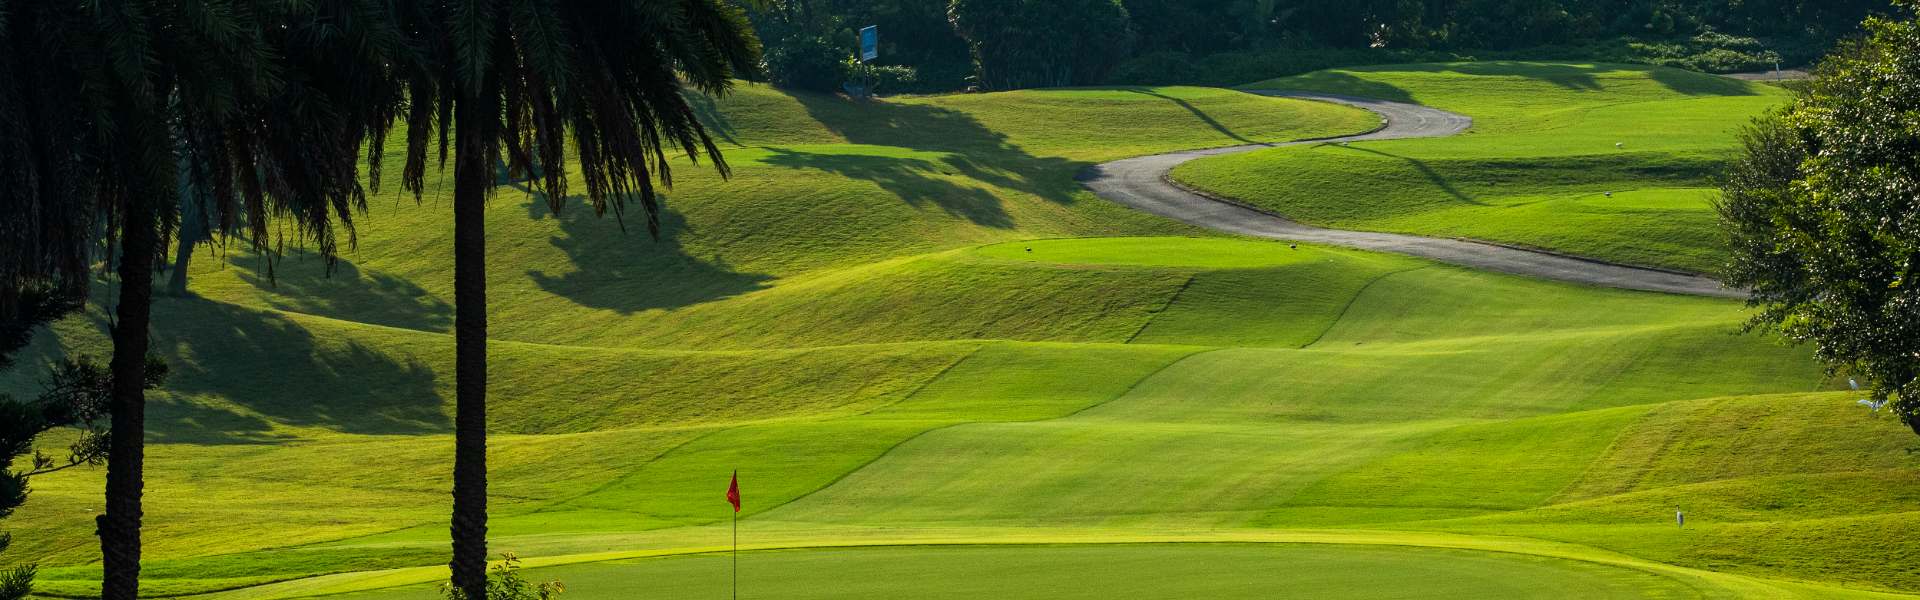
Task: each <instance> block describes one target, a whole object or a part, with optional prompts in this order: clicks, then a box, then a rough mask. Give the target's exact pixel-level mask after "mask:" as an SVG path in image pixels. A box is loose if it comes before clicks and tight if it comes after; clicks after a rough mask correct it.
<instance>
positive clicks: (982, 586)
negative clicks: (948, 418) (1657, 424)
mask: <svg viewBox="0 0 1920 600" xmlns="http://www.w3.org/2000/svg"><path fill="white" fill-rule="evenodd" d="M729 561H730V558H729V557H727V556H725V555H704V556H691V557H676V558H658V559H645V560H634V561H615V562H607V563H594V564H585V565H574V566H566V567H552V568H546V569H535V570H531V571H528V572H527V574H528V576H530V577H542V578H559V579H560V580H562V581H564V582H566V584H567V586H568V594H567V595H568V596H569V597H571V596H575V595H578V596H579V597H581V598H587V599H589V600H591V599H594V598H624V597H627V596H625V595H623V594H624V592H619V591H615V590H624V589H628V586H630V585H632V582H636V581H646V582H649V583H648V584H647V586H646V587H647V589H648V596H649V597H652V598H662V599H674V600H679V599H688V600H691V599H695V598H716V597H725V596H727V594H728V593H729V592H730V587H729V586H730V582H731V581H732V579H731V577H732V576H731V571H730V569H731V566H732V565H731V563H730V562H729ZM576 590H577V591H576ZM740 595H741V597H745V598H752V597H768V596H778V597H781V598H875V599H878V598H900V597H912V598H931V599H944V598H954V599H960V598H1008V599H1023V598H1035V599H1041V598H1075V599H1082V598H1084V599H1094V598H1122V597H1124V598H1166V599H1170V600H1171V599H1179V598H1244V597H1247V596H1249V595H1252V596H1257V597H1261V598H1300V599H1307V598H1313V599H1344V598H1354V599H1361V598H1401V597H1408V598H1411V597H1418V598H1432V599H1436V600H1442V599H1451V598H1460V599H1468V598H1473V599H1481V598H1485V599H1496V598H1515V599H1520V598H1543V597H1549V596H1550V597H1554V598H1568V599H1594V600H1599V599H1614V598H1620V599H1626V598H1666V599H1674V600H1679V599H1686V598H1697V597H1699V596H1698V594H1697V592H1694V591H1693V590H1691V589H1689V588H1688V587H1687V586H1685V585H1683V584H1681V583H1680V582H1678V581H1674V580H1672V579H1668V578H1665V577H1661V576H1658V575H1651V574H1647V573H1643V572H1639V571H1635V570H1632V569H1625V568H1620V567H1610V566H1601V565H1596V564H1592V563H1585V562H1579V561H1572V560H1563V559H1543V558H1536V557H1529V556H1524V555H1517V554H1504V553H1496V552H1473V551H1466V550H1445V549H1424V548H1396V547H1366V546H1329V545H1320V544H1313V545H1291V544H1290V545H1173V546H1052V547H1048V546H1040V547H1018V546H1014V547H959V548H884V549H858V550H812V551H801V552H770V553H763V552H755V553H747V554H742V555H741V556H740ZM432 597H433V595H432V592H431V591H430V590H427V589H421V588H409V589H401V590H394V591H388V592H373V593H362V594H352V595H347V596H343V598H348V599H352V600H426V599H428V598H432Z"/></svg>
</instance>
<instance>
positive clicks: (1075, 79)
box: [947, 0, 1131, 90]
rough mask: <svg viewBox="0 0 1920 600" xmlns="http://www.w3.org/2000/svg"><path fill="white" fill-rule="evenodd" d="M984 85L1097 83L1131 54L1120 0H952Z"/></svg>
mask: <svg viewBox="0 0 1920 600" xmlns="http://www.w3.org/2000/svg"><path fill="white" fill-rule="evenodd" d="M947 15H948V17H947V18H948V20H950V21H951V22H952V23H953V30H954V31H955V32H956V33H959V34H960V37H961V38H963V39H965V40H966V41H967V47H968V49H969V51H970V52H971V53H972V55H973V62H974V69H975V76H976V77H977V78H978V81H979V86H980V88H981V89H983V90H1011V89H1020V88H1033V87H1061V86H1072V85H1093V84H1095V83H1099V82H1100V80H1101V78H1103V77H1105V76H1106V74H1107V71H1109V70H1111V69H1112V68H1113V66H1114V65H1117V64H1119V63H1120V61H1121V60H1123V59H1125V58H1126V56H1127V48H1128V45H1129V43H1130V42H1131V38H1130V36H1131V32H1130V30H1129V24H1128V20H1127V10H1126V9H1125V8H1123V7H1121V5H1120V2H1119V1H1118V0H953V5H952V6H951V7H950V8H949V9H948V12H947Z"/></svg>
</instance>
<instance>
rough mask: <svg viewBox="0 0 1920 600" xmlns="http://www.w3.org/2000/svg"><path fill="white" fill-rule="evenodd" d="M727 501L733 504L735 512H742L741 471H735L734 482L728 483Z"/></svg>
mask: <svg viewBox="0 0 1920 600" xmlns="http://www.w3.org/2000/svg"><path fill="white" fill-rule="evenodd" d="M727 503H728V504H732V505H733V512H740V471H739V470H735V471H734V472H733V483H729V484H727Z"/></svg>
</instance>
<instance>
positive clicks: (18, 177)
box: [0, 0, 407, 600]
mask: <svg viewBox="0 0 1920 600" xmlns="http://www.w3.org/2000/svg"><path fill="white" fill-rule="evenodd" d="M0 6H3V8H4V10H0V14H4V18H0V47H3V48H0V178H5V181H4V182H0V184H3V185H0V187H3V188H4V189H0V209H4V210H0V259H4V260H0V310H11V309H12V307H13V306H14V303H15V302H16V301H17V299H18V298H20V297H21V296H20V290H26V289H35V286H47V285H51V286H53V287H55V288H56V289H59V290H61V291H63V292H64V293H67V294H84V293H85V291H86V286H87V285H88V268H89V265H90V264H91V262H92V257H93V256H94V253H95V249H96V248H97V241H98V239H99V238H98V234H97V233H96V232H97V231H99V229H97V227H98V226H100V225H104V226H105V230H106V231H107V232H108V235H107V236H106V246H107V249H106V254H107V255H108V256H112V255H113V253H114V251H115V249H116V248H117V250H118V252H119V256H118V261H117V271H118V274H119V288H120V293H119V298H118V303H117V306H116V307H115V310H114V316H115V319H114V322H113V324H112V339H113V345H114V350H113V355H112V358H111V360H110V362H109V363H108V369H109V371H110V372H111V374H112V385H111V392H110V393H111V400H110V402H109V406H108V412H109V421H110V424H109V429H110V433H109V441H108V450H107V485H106V512H105V514H103V515H101V516H100V517H99V518H98V519H97V521H98V525H99V534H100V545H101V554H102V565H103V569H104V576H105V577H104V579H103V581H102V584H101V596H102V598H104V599H107V600H133V599H134V598H135V597H136V595H137V594H138V590H139V573H140V527H141V517H142V512H141V494H142V487H143V486H142V481H141V475H142V470H143V466H144V465H143V463H144V459H145V457H144V454H145V453H144V447H143V444H144V438H145V401H146V399H145V393H144V389H145V388H146V384H147V382H148V380H149V377H148V375H149V374H148V372H147V371H148V356H147V345H148V340H149V334H148V329H149V327H150V325H151V312H152V311H151V306H152V297H153V279H154V272H155V268H156V267H158V266H161V260H162V258H163V257H164V256H165V251H164V249H165V246H166V245H167V241H168V238H169V237H170V236H171V234H172V233H173V228H174V225H175V223H176V222H177V220H178V217H179V213H178V211H179V208H180V206H181V203H180V202H179V201H178V200H179V197H178V194H179V193H180V191H181V190H182V189H190V190H195V192H194V193H195V196H196V197H195V202H192V203H188V204H189V208H191V209H194V210H200V211H207V212H208V213H209V215H213V217H215V218H214V219H213V220H211V221H209V222H210V223H212V224H214V225H216V226H217V228H218V229H219V230H220V231H223V232H228V233H234V232H240V231H246V232H249V233H250V235H249V238H250V239H251V240H252V241H253V243H254V245H255V247H256V248H259V249H262V250H266V249H267V245H268V243H269V241H270V240H269V239H268V235H269V232H270V231H273V230H274V229H273V228H271V227H270V226H269V221H270V220H273V219H284V220H286V221H291V222H292V223H293V224H295V225H296V227H295V228H294V229H293V231H294V235H296V236H300V237H304V238H307V239H310V240H313V241H315V242H316V245H317V246H318V248H319V250H320V251H321V252H322V253H323V254H326V255H328V256H331V253H332V252H333V251H334V250H335V248H336V243H335V240H334V231H335V228H336V227H340V228H341V229H342V230H344V231H345V232H347V233H348V235H349V238H348V241H349V243H351V239H352V238H351V231H352V229H351V227H352V221H351V212H352V211H353V210H354V209H356V208H364V203H365V201H364V198H365V196H364V193H363V192H362V190H361V187H360V183H359V172H358V169H357V166H356V161H357V159H358V157H359V153H360V151H361V149H362V148H363V147H369V146H371V147H375V148H377V147H378V145H379V141H380V140H381V136H382V135H384V133H385V132H386V131H387V130H388V129H390V127H391V125H392V123H393V122H394V120H395V118H396V117H397V114H398V112H397V111H398V107H399V106H400V104H401V94H400V91H401V89H400V88H399V87H398V83H399V81H398V80H397V79H394V78H393V77H392V76H391V69H390V68H389V66H390V65H393V64H399V63H402V62H404V59H406V58H407V56H406V54H405V52H404V51H405V50H406V49H407V46H406V45H405V42H406V38H404V37H403V36H401V35H400V30H399V29H398V28H397V27H395V26H394V25H395V23H394V21H393V20H392V19H391V13H390V12H388V11H386V10H385V8H384V6H385V5H384V4H382V3H378V2H371V1H359V0H340V1H333V2H275V1H269V0H205V1H202V2H197V3H188V4H179V3H173V2H164V1H159V0H98V1H95V2H71V1H63V0H8V1H7V2H6V3H5V4H4V5H0ZM183 178H184V179H188V180H191V181H192V182H193V184H192V185H189V186H186V187H184V188H183V187H182V179H183ZM240 214H246V215H248V217H249V220H248V222H247V223H240V222H238V220H237V216H238V215H240ZM270 254H271V252H270Z"/></svg>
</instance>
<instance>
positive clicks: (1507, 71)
mask: <svg viewBox="0 0 1920 600" xmlns="http://www.w3.org/2000/svg"><path fill="white" fill-rule="evenodd" d="M1241 89H1249V90H1258V89H1281V90H1310V91H1319V92H1330V93H1339V94H1349V95H1357V96H1366V97H1372V98H1381V99H1386V100H1395V101H1400V102H1412V103H1417V104H1423V105H1427V106H1433V107H1436V108H1441V109H1445V110H1449V111H1453V112H1457V113H1461V114H1465V115H1467V116H1471V117H1473V118H1474V125H1473V128H1472V129H1469V130H1467V131H1466V132H1465V133H1462V134H1460V135H1457V136H1454V137H1451V138H1444V139H1410V140H1386V141H1376V142H1361V143H1358V144H1351V145H1347V146H1340V145H1334V144H1317V145H1312V146H1304V147H1290V148H1279V149H1274V150H1265V151H1260V152H1251V153H1245V154H1236V155H1231V156H1220V157H1213V158H1208V159H1204V160H1198V161H1193V162H1189V163H1186V164H1184V165H1181V166H1180V167H1178V168H1176V169H1175V170H1174V175H1175V177H1177V178H1179V179H1180V180H1182V181H1184V182H1186V183H1188V184H1191V185H1194V186H1196V187H1199V188H1202V189H1206V190H1209V191H1212V192H1216V193H1219V194H1223V195H1227V196H1231V197H1234V198H1240V199H1243V200H1245V201H1248V202H1251V203H1254V204H1256V205H1258V206H1261V207H1264V208H1267V209H1271V210H1273V211H1275V212H1278V213H1280V214H1284V215H1287V216H1288V217H1291V218H1293V219H1296V220H1299V221H1301V222H1305V223H1310V224H1315V225H1323V226H1327V227H1335V228H1341V229H1365V230H1371V231H1389V232H1395V233H1412V234H1418V235H1428V236H1438V237H1467V238H1474V239H1482V240H1491V241H1497V242H1503V243H1508V244H1517V245H1521V246H1527V247H1535V248H1546V249H1551V250H1556V251H1561V252H1566V253H1571V254H1576V255H1581V256H1589V257H1594V258H1600V259H1605V260H1611V261H1618V262H1625V263H1632V264H1641V265H1652V266H1659V267H1666V268H1671V269H1681V270H1686V271H1692V272H1713V271H1714V270H1715V269H1717V268H1718V267H1719V265H1720V261H1721V260H1722V257H1723V256H1724V250H1723V249H1722V247H1721V246H1720V241H1719V238H1718V230H1717V229H1716V227H1717V225H1716V224H1715V223H1716V222H1717V218H1718V217H1717V216H1715V214H1714V213H1713V210H1712V208H1711V207H1710V206H1709V205H1708V201H1709V199H1710V198H1711V193H1710V191H1709V190H1708V189H1707V188H1710V187H1711V185H1712V183H1711V180H1712V177H1713V175H1714V174H1715V173H1717V172H1718V169H1719V168H1720V165H1721V163H1722V162H1723V161H1724V160H1725V157H1726V155H1727V153H1728V152H1730V151H1732V150H1733V148H1734V146H1735V141H1734V137H1733V132H1734V131H1736V130H1737V129H1738V128H1739V127H1741V126H1743V125H1745V124H1746V122H1747V121H1748V120H1749V119H1751V118H1753V117H1755V116H1758V115H1760V114H1761V113H1762V112H1764V111H1766V110H1767V109H1768V108H1770V107H1773V106H1776V105H1779V104H1780V103H1782V102H1784V101H1785V100H1786V93H1785V92H1783V91H1781V90H1779V89H1778V88H1773V87H1769V86H1764V85H1760V84H1755V83H1748V82H1743V81H1738V80H1734V79H1728V78H1724V77H1717V76H1712V75H1703V74H1700V73H1692V72H1687V71H1680V70H1676V69H1667V68H1659V67H1648V66H1643V65H1560V64H1537V63H1458V64H1444V65H1389V66H1379V67H1362V68H1354V69H1340V70H1329V71H1319V72H1315V73H1309V74H1306V75H1300V76H1297V77H1287V78H1281V79H1274V80H1268V81H1262V82H1257V83H1251V84H1247V85H1244V86H1241ZM1616 144H1618V145H1617V146H1616Z"/></svg>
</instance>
